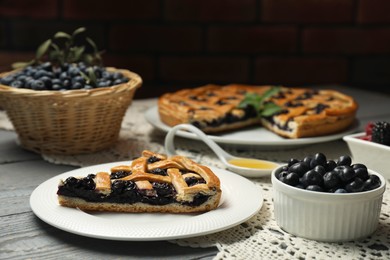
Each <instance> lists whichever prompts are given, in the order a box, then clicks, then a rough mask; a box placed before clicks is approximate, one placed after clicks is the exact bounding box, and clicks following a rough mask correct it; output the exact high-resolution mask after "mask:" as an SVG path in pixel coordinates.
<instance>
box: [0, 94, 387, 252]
mask: <svg viewBox="0 0 390 260" xmlns="http://www.w3.org/2000/svg"><path fill="white" fill-rule="evenodd" d="M339 89H340V90H342V91H344V92H345V93H347V94H350V95H352V96H354V97H355V98H356V100H357V101H358V103H359V104H360V109H359V112H358V115H357V116H358V119H359V120H360V122H361V128H362V129H363V127H364V125H365V124H366V123H367V122H369V121H372V120H386V121H390V96H389V95H383V94H377V93H370V92H368V91H362V90H354V89H350V88H339ZM15 140H16V135H15V133H14V132H12V131H4V130H0V259H54V258H60V259H92V258H96V259H212V258H213V257H215V255H216V254H217V253H218V250H217V248H216V247H211V248H191V247H181V246H178V245H176V244H172V243H169V242H167V241H159V242H125V241H109V240H101V239H94V238H88V237H83V236H78V235H75V234H72V233H68V232H65V231H62V230H60V229H57V228H55V227H52V226H50V225H48V224H46V223H44V222H43V221H41V220H40V219H38V218H37V217H36V216H35V215H34V214H33V212H32V211H31V209H30V206H29V197H30V194H31V192H32V191H33V190H34V189H35V188H36V187H37V186H38V185H39V184H41V183H42V182H44V181H45V180H47V179H49V178H51V177H53V176H55V175H58V174H60V173H63V172H66V171H69V170H72V169H75V167H72V166H66V165H56V164H51V163H48V162H46V161H44V160H43V159H42V158H41V156H40V155H37V154H34V153H32V152H28V151H25V150H23V149H22V148H20V147H19V146H18V145H17V144H16V142H15Z"/></svg>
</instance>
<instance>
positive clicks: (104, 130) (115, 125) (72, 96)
mask: <svg viewBox="0 0 390 260" xmlns="http://www.w3.org/2000/svg"><path fill="white" fill-rule="evenodd" d="M107 70H110V71H119V72H121V73H122V74H123V75H124V76H125V77H127V78H129V79H130V80H129V81H128V82H127V83H123V84H120V85H116V86H112V87H106V88H96V89H91V90H67V91H50V90H43V91H35V90H31V89H18V88H12V87H8V86H4V85H1V84H0V106H2V107H3V109H4V110H5V111H6V112H7V115H8V117H9V118H10V120H11V122H12V124H13V126H14V128H15V131H16V132H17V134H18V138H19V141H20V144H21V146H22V147H24V148H26V149H28V150H31V151H34V152H37V153H44V154H65V155H71V154H82V153H92V152H96V151H99V150H102V149H105V148H108V147H109V146H111V145H113V144H114V143H115V142H116V141H117V139H118V135H119V131H120V128H121V124H122V120H123V116H124V115H125V113H126V110H127V108H128V107H129V105H130V104H131V102H132V100H133V96H134V93H135V91H136V89H137V88H138V87H140V86H141V84H142V79H141V77H140V76H139V75H137V74H136V73H133V72H131V71H128V70H119V69H115V68H107ZM10 73H12V72H8V73H3V74H0V77H3V76H4V75H6V74H10Z"/></svg>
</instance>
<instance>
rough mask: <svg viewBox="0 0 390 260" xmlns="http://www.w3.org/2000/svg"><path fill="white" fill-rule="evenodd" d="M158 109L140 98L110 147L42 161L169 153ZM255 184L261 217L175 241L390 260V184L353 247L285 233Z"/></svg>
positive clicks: (189, 144) (306, 149)
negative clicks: (154, 121) (371, 224)
mask: <svg viewBox="0 0 390 260" xmlns="http://www.w3.org/2000/svg"><path fill="white" fill-rule="evenodd" d="M154 105H156V100H155V99H148V100H135V101H134V102H133V104H132V105H131V107H130V108H129V110H128V111H127V113H126V115H125V118H124V120H123V124H122V130H121V132H120V137H119V140H118V142H117V143H116V144H115V145H114V146H113V147H112V148H110V149H107V150H104V151H102V152H98V153H93V154H85V155H77V156H61V155H42V157H43V158H44V159H45V160H47V161H49V162H51V163H57V164H67V165H74V166H88V165H94V164H101V163H108V162H115V161H124V160H129V159H133V158H135V157H137V156H139V154H140V153H141V152H142V150H145V149H149V150H152V151H155V152H161V153H164V146H163V143H164V137H165V133H163V132H161V131H158V130H156V129H154V128H153V127H152V126H151V125H150V124H149V123H148V122H147V121H146V120H145V118H144V116H143V115H144V113H145V111H146V110H147V109H148V108H149V107H151V106H154ZM0 128H1V129H8V130H12V129H13V128H12V124H11V123H10V122H9V121H8V118H7V117H6V115H5V113H4V112H3V111H0ZM175 145H176V148H177V149H178V153H179V154H181V155H184V156H188V157H190V158H192V159H194V160H195V161H197V162H199V163H201V164H205V165H210V166H214V167H220V168H223V165H222V164H221V163H220V162H219V160H218V159H217V157H216V156H215V155H214V154H213V153H212V152H211V150H210V149H209V148H208V147H207V146H206V145H204V144H203V143H201V142H198V141H194V140H189V139H185V138H180V137H177V138H176V139H175ZM225 148H226V149H227V150H228V152H230V153H232V154H235V155H238V156H243V157H253V158H263V159H268V160H274V161H278V162H285V161H287V160H288V159H290V158H291V157H295V158H303V157H304V156H306V155H309V154H315V153H317V152H322V153H324V154H326V155H327V157H328V158H338V157H339V156H340V155H342V154H348V153H349V151H348V148H347V146H346V145H345V143H344V142H343V141H340V140H339V141H333V142H328V143H323V144H314V145H309V146H303V147H299V148H289V149H275V150H260V149H253V148H252V149H245V148H242V147H241V148H237V147H225ZM252 181H253V182H254V183H255V185H259V186H261V188H262V190H263V195H264V204H263V207H262V209H261V210H260V211H259V213H258V214H256V215H255V216H254V217H252V218H251V219H250V220H248V221H246V222H245V223H242V224H241V225H238V226H236V227H233V228H230V229H228V230H225V231H221V232H218V233H215V234H211V235H206V236H201V237H195V238H188V239H179V240H173V241H170V242H172V243H176V244H178V245H182V246H190V247H211V246H216V247H217V248H218V249H219V253H218V254H217V256H216V257H215V259H337V258H338V259H362V260H363V259H390V215H389V214H390V195H388V194H389V189H390V187H389V185H388V187H387V190H386V192H385V197H384V201H383V206H382V214H381V216H380V222H379V227H378V229H377V231H376V232H375V233H374V234H373V235H372V236H371V237H368V238H366V239H363V240H360V241H354V242H348V243H321V242H316V241H311V240H307V239H303V238H299V237H296V236H293V235H289V234H288V233H286V232H284V231H283V230H281V229H280V228H279V227H278V226H277V224H276V221H275V220H274V217H273V205H272V186H271V183H270V178H258V179H252ZM248 199H250V198H248ZM243 203H245V202H243ZM320 224H321V223H319V225H320Z"/></svg>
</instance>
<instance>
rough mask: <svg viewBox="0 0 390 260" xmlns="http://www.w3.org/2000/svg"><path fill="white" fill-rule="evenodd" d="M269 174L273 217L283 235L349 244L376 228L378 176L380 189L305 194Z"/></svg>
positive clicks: (379, 203) (379, 192)
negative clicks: (271, 188)
mask: <svg viewBox="0 0 390 260" xmlns="http://www.w3.org/2000/svg"><path fill="white" fill-rule="evenodd" d="M281 168H282V166H281V167H279V168H277V169H275V170H274V171H273V172H272V177H271V180H272V185H273V195H274V197H273V203H274V214H275V219H276V222H277V223H278V225H279V226H280V227H281V228H282V229H283V230H285V231H286V232H288V233H290V234H293V235H296V236H299V237H303V238H308V239H312V240H317V241H324V242H342V241H352V240H357V239H361V238H364V237H366V236H369V235H371V234H372V233H373V232H374V231H375V230H376V228H377V226H378V222H379V215H380V211H381V207H382V198H383V193H384V191H385V186H386V180H385V179H384V178H383V177H382V176H381V175H380V174H378V173H376V172H374V171H372V170H368V172H369V174H375V175H377V176H378V177H379V178H380V180H381V185H380V187H378V188H376V189H374V190H371V191H365V192H359V193H342V194H341V193H337V194H336V193H326V192H316V191H308V190H304V189H299V188H296V187H293V186H290V185H287V184H285V183H283V182H281V181H279V180H278V179H277V178H276V174H277V173H279V172H280V170H281Z"/></svg>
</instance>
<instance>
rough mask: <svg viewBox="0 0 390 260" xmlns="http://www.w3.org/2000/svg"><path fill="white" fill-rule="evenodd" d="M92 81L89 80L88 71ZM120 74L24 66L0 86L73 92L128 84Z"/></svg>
mask: <svg viewBox="0 0 390 260" xmlns="http://www.w3.org/2000/svg"><path fill="white" fill-rule="evenodd" d="M88 68H92V72H93V74H94V79H95V80H90V77H89V75H90V74H91V69H88ZM128 81H129V79H128V78H126V77H125V76H124V75H123V74H122V73H120V72H111V71H107V70H106V68H105V67H102V66H93V67H88V66H87V65H86V64H85V63H82V62H80V63H77V64H68V63H65V64H63V65H62V66H53V64H52V63H50V62H45V63H43V64H39V65H36V66H27V67H25V68H23V69H22V70H20V71H17V72H15V73H12V74H9V75H7V76H5V77H3V78H0V83H1V84H3V85H6V86H11V87H14V88H27V89H32V90H73V89H93V88H103V87H110V86H114V85H118V84H122V83H125V82H128Z"/></svg>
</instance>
